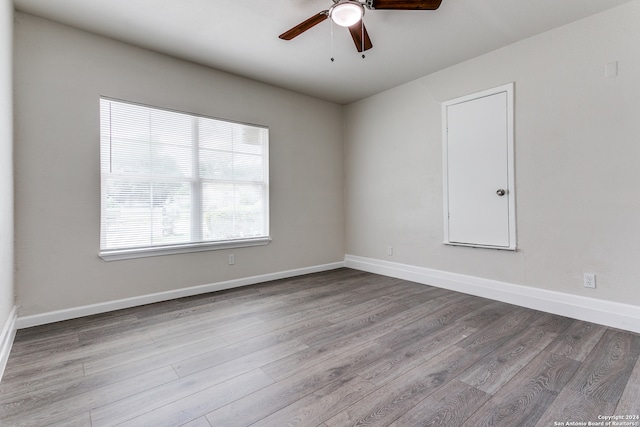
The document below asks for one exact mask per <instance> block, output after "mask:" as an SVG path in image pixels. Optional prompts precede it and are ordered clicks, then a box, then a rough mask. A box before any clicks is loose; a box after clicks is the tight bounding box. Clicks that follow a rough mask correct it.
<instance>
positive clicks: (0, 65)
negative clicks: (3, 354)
mask: <svg viewBox="0 0 640 427" xmlns="http://www.w3.org/2000/svg"><path fill="white" fill-rule="evenodd" d="M12 75H13V2H12V1H11V0H1V1H0V331H2V328H3V327H4V323H5V322H6V321H7V319H8V317H9V313H10V312H11V309H12V308H13V306H14V302H15V298H14V286H13V285H14V283H13V279H14V274H13V271H14V268H13V86H12Z"/></svg>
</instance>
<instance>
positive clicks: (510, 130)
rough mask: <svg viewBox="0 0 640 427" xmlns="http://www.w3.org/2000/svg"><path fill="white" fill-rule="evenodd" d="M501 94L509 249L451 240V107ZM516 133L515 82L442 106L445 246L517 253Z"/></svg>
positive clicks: (507, 247) (452, 100)
mask: <svg viewBox="0 0 640 427" xmlns="http://www.w3.org/2000/svg"><path fill="white" fill-rule="evenodd" d="M499 93H506V96H507V185H508V188H507V189H506V190H507V196H508V206H509V214H508V218H509V224H508V229H509V246H493V245H481V244H475V243H474V244H468V243H459V242H451V241H449V183H448V177H449V172H448V168H449V166H448V155H447V150H448V139H449V138H448V126H447V124H448V120H447V108H448V107H450V106H452V105H456V104H460V103H463V102H468V101H472V100H474V99H479V98H484V97H487V96H491V95H497V94H499ZM514 140H515V131H514V83H513V82H511V83H507V84H504V85H501V86H497V87H494V88H491V89H486V90H483V91H480V92H476V93H473V94H469V95H465V96H461V97H459V98H455V99H451V100H449V101H444V102H443V103H442V172H443V174H442V177H443V179H442V182H443V194H442V198H443V207H444V221H443V222H444V244H447V245H453V246H471V247H479V248H490V249H502V250H511V251H515V250H516V249H517V244H516V197H515V196H516V195H515V142H514Z"/></svg>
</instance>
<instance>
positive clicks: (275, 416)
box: [0, 269, 640, 427]
mask: <svg viewBox="0 0 640 427" xmlns="http://www.w3.org/2000/svg"><path fill="white" fill-rule="evenodd" d="M639 354H640V335H638V334H633V333H629V332H624V331H619V330H614V329H611V328H606V327H603V326H599V325H595V324H590V323H586V322H582V321H577V320H572V319H568V318H564V317H560V316H555V315H550V314H545V313H542V312H539V311H534V310H529V309H525V308H519V307H516V306H513V305H509V304H504V303H500V302H494V301H490V300H487V299H483V298H478V297H474V296H469V295H464V294H460V293H456V292H451V291H447V290H443V289H438V288H434V287H429V286H424V285H420V284H415V283H411V282H407V281H403V280H398V279H392V278H388V277H384V276H379V275H374V274H370V273H365V272H361V271H356V270H350V269H339V270H334V271H330V272H324V273H318V274H312V275H307V276H302V277H297V278H292V279H286V280H279V281H275V282H269V283H265V284H262V285H256V286H250V287H245V288H238V289H232V290H228V291H223V292H216V293H211V294H207V295H201V296H195V297H189V298H183V299H179V300H173V301H168V302H163V303H158V304H151V305H147V306H144V307H137V308H132V309H127V310H120V311H117V312H112V313H107V314H102V315H96V316H91V317H86V318H82V319H76V320H71V321H67V322H60V323H56V324H51V325H45V326H41V327H36V328H30V329H24V330H20V331H18V333H17V336H16V340H15V344H14V346H13V350H12V353H11V356H10V359H9V362H8V365H7V368H6V371H5V374H4V378H3V380H2V382H1V383H0V425H2V426H12V427H13V426H29V427H33V426H93V427H99V426H114V425H118V426H154V427H155V426H190V427H205V426H206V427H209V426H216V427H217V426H232V427H236V426H249V425H251V426H278V427H282V426H322V427H336V426H446V427H454V426H465V427H478V426H514V427H522V426H538V427H542V426H544V427H547V426H559V425H562V424H560V423H565V424H564V425H569V424H567V423H568V422H570V421H574V422H585V423H588V422H597V421H603V420H602V419H601V418H599V417H602V416H612V415H619V416H631V418H633V417H634V416H638V415H639V414H640V362H639V361H638V355H639ZM617 421H618V422H621V421H625V422H631V423H636V424H626V425H636V426H638V425H640V420H638V419H637V418H636V419H621V420H617ZM585 425H586V424H585ZM603 425H605V424H604V423H603ZM611 425H613V424H611ZM618 425H625V424H618Z"/></svg>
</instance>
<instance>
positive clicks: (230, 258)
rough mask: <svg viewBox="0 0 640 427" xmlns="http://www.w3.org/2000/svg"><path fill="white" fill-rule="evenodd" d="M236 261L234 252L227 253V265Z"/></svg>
mask: <svg viewBox="0 0 640 427" xmlns="http://www.w3.org/2000/svg"><path fill="white" fill-rule="evenodd" d="M235 263H236V256H235V255H234V254H229V265H233V264H235Z"/></svg>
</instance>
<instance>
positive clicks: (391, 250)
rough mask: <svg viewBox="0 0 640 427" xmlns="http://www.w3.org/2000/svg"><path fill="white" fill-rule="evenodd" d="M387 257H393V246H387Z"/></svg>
mask: <svg viewBox="0 0 640 427" xmlns="http://www.w3.org/2000/svg"><path fill="white" fill-rule="evenodd" d="M387 255H388V256H393V246H387Z"/></svg>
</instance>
